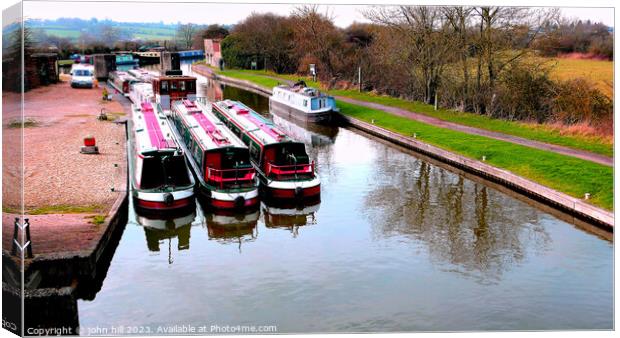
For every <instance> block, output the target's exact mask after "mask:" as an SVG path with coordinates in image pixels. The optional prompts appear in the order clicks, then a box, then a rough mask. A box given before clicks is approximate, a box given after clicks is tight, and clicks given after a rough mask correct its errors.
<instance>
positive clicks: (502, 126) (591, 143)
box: [216, 69, 613, 156]
mask: <svg viewBox="0 0 620 338" xmlns="http://www.w3.org/2000/svg"><path fill="white" fill-rule="evenodd" d="M216 72H217V73H218V74H221V75H224V76H230V77H234V78H237V79H242V80H247V81H251V82H254V83H256V84H259V85H262V86H265V87H270V88H271V87H274V86H276V85H277V84H278V83H281V82H282V81H278V80H277V79H276V78H280V79H283V80H290V81H296V80H298V79H299V78H302V77H300V76H297V75H288V74H276V73H273V72H268V71H263V70H237V69H234V70H225V71H219V70H216ZM304 80H305V81H306V83H307V84H308V85H310V86H313V87H320V84H319V83H317V82H314V81H311V80H309V79H308V78H306V79H304ZM329 93H330V94H332V95H338V96H345V97H349V98H352V99H356V100H360V101H367V102H373V103H378V104H383V105H386V106H391V107H397V108H401V109H405V110H408V111H411V112H416V113H420V114H424V115H428V116H432V117H435V118H438V119H441V120H445V121H449V122H454V123H458V124H462V125H466V126H470V127H475V128H480V129H485V130H490V131H495V132H500V133H504V134H508V135H514V136H518V137H522V138H525V139H530V140H535V141H540V142H545V143H551V144H557V145H561V146H565V147H570V148H574V149H581V150H586V151H590V152H593V153H597V154H601V155H605V156H613V143H610V142H609V141H605V140H604V139H602V138H599V137H587V136H573V135H562V134H561V133H560V131H558V130H554V129H551V128H549V127H547V126H545V125H534V124H526V123H523V122H516V121H506V120H500V119H494V118H491V117H488V116H483V115H478V114H472V113H464V112H459V111H456V110H451V109H438V110H435V109H434V107H433V106H432V105H428V104H424V103H421V102H415V101H408V100H403V99H399V98H395V97H390V96H383V95H373V94H371V93H367V92H362V93H360V92H358V91H356V90H330V91H329ZM338 104H339V105H340V104H341V102H339V103H338Z"/></svg>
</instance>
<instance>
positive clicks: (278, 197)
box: [260, 175, 321, 204]
mask: <svg viewBox="0 0 620 338" xmlns="http://www.w3.org/2000/svg"><path fill="white" fill-rule="evenodd" d="M260 181H261V182H260V183H261V184H260V190H261V195H262V196H263V198H264V199H265V200H268V201H270V202H272V203H291V202H297V203H304V204H305V203H316V202H320V201H321V183H320V181H319V180H318V178H314V179H312V180H308V181H273V180H268V179H266V178H265V177H264V176H262V175H261V176H260Z"/></svg>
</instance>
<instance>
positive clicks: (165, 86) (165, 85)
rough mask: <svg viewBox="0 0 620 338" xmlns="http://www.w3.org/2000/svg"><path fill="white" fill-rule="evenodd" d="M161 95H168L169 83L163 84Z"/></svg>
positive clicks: (164, 82)
mask: <svg viewBox="0 0 620 338" xmlns="http://www.w3.org/2000/svg"><path fill="white" fill-rule="evenodd" d="M160 94H164V95H165V94H168V81H162V82H161V92H160Z"/></svg>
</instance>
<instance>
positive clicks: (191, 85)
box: [187, 81, 195, 92]
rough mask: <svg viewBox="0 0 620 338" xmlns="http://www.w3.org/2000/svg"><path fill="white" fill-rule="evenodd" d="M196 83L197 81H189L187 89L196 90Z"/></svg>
mask: <svg viewBox="0 0 620 338" xmlns="http://www.w3.org/2000/svg"><path fill="white" fill-rule="evenodd" d="M194 83H195V82H194V81H187V91H189V92H194V91H195V89H194Z"/></svg>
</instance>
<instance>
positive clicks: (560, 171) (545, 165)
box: [218, 70, 613, 210]
mask: <svg viewBox="0 0 620 338" xmlns="http://www.w3.org/2000/svg"><path fill="white" fill-rule="evenodd" d="M218 73H219V74H221V75H224V76H230V77H234V78H237V79H242V80H247V81H251V82H253V83H255V84H258V85H261V86H266V87H273V86H275V85H276V84H278V82H281V81H278V79H276V78H273V77H274V76H273V75H272V74H269V73H267V72H264V71H244V70H226V71H223V72H219V71H218ZM280 78H285V79H287V80H295V79H296V78H297V77H296V76H291V75H289V76H286V77H282V76H280ZM331 92H332V93H333V94H336V95H341V94H347V95H342V96H348V97H352V98H356V99H360V100H361V99H362V96H363V97H364V98H366V99H368V98H369V97H370V94H364V93H357V92H355V91H331ZM358 95H359V96H358ZM372 99H373V100H377V101H371V102H377V103H382V104H386V105H395V106H397V107H400V106H399V105H405V104H406V105H408V106H407V107H409V108H410V109H416V110H415V111H416V112H421V113H423V112H422V111H418V110H417V109H423V110H425V111H427V113H428V114H431V113H432V114H435V113H437V114H439V113H441V111H437V112H435V111H434V110H433V111H432V112H431V111H428V110H426V108H425V106H427V105H423V104H418V103H415V102H410V101H405V100H400V99H396V98H389V97H383V96H375V97H372ZM387 103H389V104H387ZM338 105H339V107H340V109H341V112H342V113H343V114H346V115H348V116H351V117H354V118H357V119H360V120H362V121H365V122H372V121H373V120H374V124H375V125H378V126H380V127H383V128H385V129H388V130H391V131H394V132H397V133H400V134H403V135H406V136H411V135H413V134H414V133H416V135H417V138H418V139H420V140H422V141H424V142H427V143H429V144H432V145H435V146H437V147H440V148H443V149H446V150H449V151H452V152H455V153H458V154H460V155H464V156H467V157H470V158H474V159H481V158H482V156H486V161H487V163H489V164H491V165H493V166H496V167H498V168H502V169H506V170H509V171H511V172H513V173H515V174H517V175H520V176H522V177H525V178H527V179H530V180H532V181H535V182H538V183H540V184H543V185H545V186H548V187H550V188H552V189H555V190H558V191H561V192H564V193H566V194H568V195H571V196H573V197H577V198H583V196H584V194H585V193H590V194H591V199H590V200H589V201H588V202H589V203H592V204H593V205H596V206H599V207H602V208H604V209H607V210H613V168H611V167H608V166H604V165H600V164H597V163H594V162H589V161H585V160H581V159H578V158H574V157H570V156H565V155H560V154H556V153H553V152H549V151H544V150H538V149H533V148H530V147H525V146H521V145H517V144H513V143H510V142H505V141H500V140H495V139H491V138H487V137H484V136H478V135H471V134H467V133H463V132H459V131H453V130H450V129H445V128H439V127H435V126H432V125H428V124H425V123H422V122H418V121H415V120H411V119H408V118H406V117H402V116H397V115H392V114H389V113H386V112H384V111H380V110H376V109H371V108H366V107H362V106H358V105H355V104H349V103H346V102H339V103H338ZM418 105H419V106H418ZM431 109H432V108H431ZM448 113H449V114H453V115H451V116H453V117H454V119H455V121H459V120H460V119H463V120H465V121H469V122H470V123H474V122H475V123H476V125H475V126H478V125H484V124H489V121H488V120H492V119H488V118H486V117H483V116H478V115H473V114H467V113H459V112H453V111H448ZM468 115H469V116H468ZM433 116H434V115H433ZM472 121H473V122H472ZM492 121H493V123H496V124H495V125H494V126H495V128H503V129H506V128H511V127H512V126H513V125H514V124H515V122H508V121H500V120H492ZM463 124H465V123H463ZM521 128H523V129H521V131H520V132H521V133H526V135H529V136H530V137H539V138H543V137H545V138H546V139H547V140H556V142H569V141H568V140H570V138H568V137H565V136H560V135H553V134H550V133H549V132H548V131H545V130H542V129H541V130H539V129H527V128H526V127H525V126H522V127H521ZM485 129H487V128H485ZM490 130H493V129H490ZM498 131H499V130H498ZM549 143H552V142H549ZM579 144H580V145H583V143H579ZM594 148H595V147H594ZM599 150H600V149H599ZM601 151H602V150H601Z"/></svg>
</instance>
